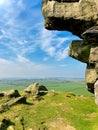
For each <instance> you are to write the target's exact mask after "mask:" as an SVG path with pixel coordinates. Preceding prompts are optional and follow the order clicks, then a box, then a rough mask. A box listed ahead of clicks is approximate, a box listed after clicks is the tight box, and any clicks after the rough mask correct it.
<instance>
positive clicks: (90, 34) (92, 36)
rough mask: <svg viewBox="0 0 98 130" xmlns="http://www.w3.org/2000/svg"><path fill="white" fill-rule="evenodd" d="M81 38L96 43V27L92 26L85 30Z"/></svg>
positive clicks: (97, 36) (97, 27) (97, 33)
mask: <svg viewBox="0 0 98 130" xmlns="http://www.w3.org/2000/svg"><path fill="white" fill-rule="evenodd" d="M82 37H83V38H84V39H85V40H87V41H89V42H92V43H96V42H98V26H94V27H92V28H90V29H88V30H86V31H85V32H84V33H83V34H82Z"/></svg>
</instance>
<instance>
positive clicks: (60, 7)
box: [42, 0, 98, 93]
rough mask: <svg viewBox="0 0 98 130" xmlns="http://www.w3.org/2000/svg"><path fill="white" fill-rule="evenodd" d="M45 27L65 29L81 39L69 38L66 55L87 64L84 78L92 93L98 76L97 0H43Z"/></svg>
mask: <svg viewBox="0 0 98 130" xmlns="http://www.w3.org/2000/svg"><path fill="white" fill-rule="evenodd" d="M42 13H43V16H44V19H45V24H44V26H45V28H46V29H49V30H58V31H59V30H67V31H70V32H72V33H73V34H74V35H77V36H79V37H80V38H81V39H82V40H78V41H77V40H76V41H72V43H71V44H70V50H69V55H70V56H71V57H73V58H75V59H77V60H79V61H81V62H84V63H86V64H87V68H86V76H85V81H86V85H87V89H88V90H89V91H90V92H92V93H94V84H95V82H96V81H97V80H98V0H43V2H42Z"/></svg>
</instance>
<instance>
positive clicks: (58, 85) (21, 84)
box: [0, 79, 92, 96]
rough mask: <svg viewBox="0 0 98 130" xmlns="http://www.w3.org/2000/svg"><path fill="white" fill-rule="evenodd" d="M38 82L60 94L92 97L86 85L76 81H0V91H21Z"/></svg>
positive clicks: (81, 81)
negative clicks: (69, 93) (67, 93)
mask: <svg viewBox="0 0 98 130" xmlns="http://www.w3.org/2000/svg"><path fill="white" fill-rule="evenodd" d="M35 82H38V83H40V84H43V85H44V86H46V87H47V88H48V89H49V90H55V91H60V92H73V93H74V94H76V95H87V96H92V94H91V93H89V92H88V91H87V90H86V85H85V82H84V81H83V80H79V79H78V80H77V79H71V80H68V79H67V80H66V79H20V80H19V79H18V80H10V79H7V80H0V91H6V90H10V89H17V90H23V89H25V88H26V87H27V86H28V85H30V84H32V83H35Z"/></svg>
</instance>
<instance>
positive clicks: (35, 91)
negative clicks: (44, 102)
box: [24, 83, 48, 95]
mask: <svg viewBox="0 0 98 130" xmlns="http://www.w3.org/2000/svg"><path fill="white" fill-rule="evenodd" d="M24 91H25V93H31V94H33V95H38V94H39V92H40V91H48V89H47V88H46V87H45V86H44V85H40V84H39V83H33V84H31V85H29V86H28V87H27V88H26V89H25V90H24Z"/></svg>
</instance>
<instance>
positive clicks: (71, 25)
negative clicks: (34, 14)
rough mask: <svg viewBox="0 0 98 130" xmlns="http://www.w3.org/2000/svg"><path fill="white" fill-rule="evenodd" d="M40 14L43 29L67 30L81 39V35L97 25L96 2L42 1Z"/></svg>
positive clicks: (97, 8) (94, 0) (90, 0)
mask: <svg viewBox="0 0 98 130" xmlns="http://www.w3.org/2000/svg"><path fill="white" fill-rule="evenodd" d="M42 13H43V16H44V18H45V28H47V29H49V30H68V31H70V32H72V33H73V34H75V35H77V36H79V37H81V34H82V33H83V32H84V31H86V30H87V29H89V28H90V27H92V26H95V25H97V24H98V1H97V0H79V2H72V1H71V0H69V1H68V0H67V1H66V0H65V1H64V2H62V1H61V2H60V0H59V2H58V0H55V1H54V0H51V1H50V0H43V4H42Z"/></svg>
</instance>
